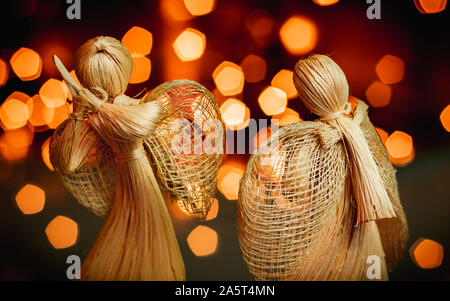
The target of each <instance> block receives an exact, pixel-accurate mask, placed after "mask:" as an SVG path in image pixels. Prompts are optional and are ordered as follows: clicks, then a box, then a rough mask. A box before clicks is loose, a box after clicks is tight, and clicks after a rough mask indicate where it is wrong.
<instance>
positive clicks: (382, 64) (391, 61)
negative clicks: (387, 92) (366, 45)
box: [375, 54, 405, 84]
mask: <svg viewBox="0 0 450 301" xmlns="http://www.w3.org/2000/svg"><path fill="white" fill-rule="evenodd" d="M375 71H376V72H377V75H378V78H379V79H380V80H381V81H382V82H383V83H385V84H395V83H398V82H401V81H402V79H403V76H404V74H405V63H404V62H403V61H402V60H401V59H400V58H398V57H396V56H393V55H389V54H388V55H385V56H384V57H382V58H381V59H380V61H379V62H378V64H377V66H376V68H375Z"/></svg>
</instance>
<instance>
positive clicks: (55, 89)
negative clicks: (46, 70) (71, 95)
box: [39, 78, 67, 108]
mask: <svg viewBox="0 0 450 301" xmlns="http://www.w3.org/2000/svg"><path fill="white" fill-rule="evenodd" d="M39 95H40V96H41V99H42V101H43V102H44V104H45V105H46V106H47V107H48V108H56V107H60V106H62V105H64V104H65V103H66V98H67V92H66V91H65V90H64V85H63V84H62V82H61V81H60V80H57V79H54V78H50V79H49V80H47V81H46V82H45V83H44V84H43V85H42V87H41V89H40V90H39Z"/></svg>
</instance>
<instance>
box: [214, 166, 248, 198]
mask: <svg viewBox="0 0 450 301" xmlns="http://www.w3.org/2000/svg"><path fill="white" fill-rule="evenodd" d="M244 171H245V166H244V164H242V163H240V162H237V161H233V160H226V161H225V162H223V163H222V166H220V169H219V173H218V175H217V178H218V181H217V188H218V189H219V191H220V192H221V193H222V194H223V195H224V196H225V197H226V198H227V199H228V200H237V198H238V193H239V181H240V180H241V178H242V176H243V175H244Z"/></svg>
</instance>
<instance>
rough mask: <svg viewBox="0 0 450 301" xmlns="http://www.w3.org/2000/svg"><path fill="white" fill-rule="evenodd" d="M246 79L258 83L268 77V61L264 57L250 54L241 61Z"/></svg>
mask: <svg viewBox="0 0 450 301" xmlns="http://www.w3.org/2000/svg"><path fill="white" fill-rule="evenodd" d="M241 68H242V71H243V72H244V76H245V80H246V81H247V82H249V83H257V82H259V81H262V80H263V79H264V78H265V77H266V71H267V63H266V60H264V59H263V58H262V57H260V56H257V55H254V54H249V55H247V56H246V57H245V58H244V59H243V60H242V62H241Z"/></svg>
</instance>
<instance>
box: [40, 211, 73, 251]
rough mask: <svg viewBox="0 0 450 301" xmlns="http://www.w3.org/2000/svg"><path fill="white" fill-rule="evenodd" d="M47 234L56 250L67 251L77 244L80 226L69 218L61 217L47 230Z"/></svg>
mask: <svg viewBox="0 0 450 301" xmlns="http://www.w3.org/2000/svg"><path fill="white" fill-rule="evenodd" d="M45 234H47V238H48V240H49V242H50V243H51V244H52V246H53V247H54V248H55V249H65V248H68V247H71V246H73V245H74V244H75V243H76V242H77V239H78V224H77V223H76V222H75V221H73V220H72V219H70V218H68V217H65V216H61V215H59V216H57V217H55V218H54V219H53V220H52V221H51V222H50V223H49V224H48V226H47V227H46V228H45Z"/></svg>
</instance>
